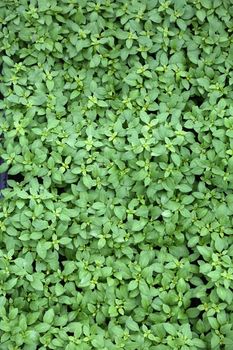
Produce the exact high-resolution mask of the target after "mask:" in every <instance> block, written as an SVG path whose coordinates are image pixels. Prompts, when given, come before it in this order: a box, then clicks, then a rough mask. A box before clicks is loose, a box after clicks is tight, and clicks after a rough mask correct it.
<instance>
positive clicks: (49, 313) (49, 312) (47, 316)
mask: <svg viewBox="0 0 233 350" xmlns="http://www.w3.org/2000/svg"><path fill="white" fill-rule="evenodd" d="M54 316H55V313H54V310H53V309H49V310H47V311H46V312H45V314H44V317H43V322H45V323H48V324H51V323H52V322H53V319H54Z"/></svg>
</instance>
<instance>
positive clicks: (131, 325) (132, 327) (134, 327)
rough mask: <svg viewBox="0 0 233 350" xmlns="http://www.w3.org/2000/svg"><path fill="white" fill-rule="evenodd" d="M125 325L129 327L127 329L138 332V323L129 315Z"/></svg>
mask: <svg viewBox="0 0 233 350" xmlns="http://www.w3.org/2000/svg"><path fill="white" fill-rule="evenodd" d="M126 326H127V327H128V328H129V330H131V331H133V332H138V331H139V326H138V324H137V323H136V322H135V321H134V320H133V319H132V317H131V316H129V317H128V318H127V320H126Z"/></svg>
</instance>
